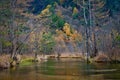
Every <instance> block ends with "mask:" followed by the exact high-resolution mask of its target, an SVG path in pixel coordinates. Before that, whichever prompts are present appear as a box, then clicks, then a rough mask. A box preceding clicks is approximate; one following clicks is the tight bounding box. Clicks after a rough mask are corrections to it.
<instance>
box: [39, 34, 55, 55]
mask: <svg viewBox="0 0 120 80" xmlns="http://www.w3.org/2000/svg"><path fill="white" fill-rule="evenodd" d="M54 46H55V40H54V38H53V36H52V34H51V33H50V32H49V33H43V35H42V39H41V46H40V50H41V52H43V53H46V54H49V53H51V52H52V50H53V48H54Z"/></svg>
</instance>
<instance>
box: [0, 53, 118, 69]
mask: <svg viewBox="0 0 120 80" xmlns="http://www.w3.org/2000/svg"><path fill="white" fill-rule="evenodd" d="M51 58H56V59H62V58H77V59H79V60H80V61H85V62H86V57H85V56H84V55H82V54H78V53H74V54H69V53H63V54H60V55H58V54H52V55H38V56H37V57H36V59H35V57H34V54H24V55H17V56H16V60H15V61H14V60H12V59H11V58H10V55H7V54H3V55H1V56H0V69H8V68H10V67H14V66H16V65H28V64H31V63H34V62H44V61H47V60H48V59H51ZM88 59H89V63H92V62H97V63H106V62H110V63H120V60H119V58H118V59H116V60H114V59H111V58H109V57H108V56H107V55H105V54H98V55H97V56H96V57H94V58H88Z"/></svg>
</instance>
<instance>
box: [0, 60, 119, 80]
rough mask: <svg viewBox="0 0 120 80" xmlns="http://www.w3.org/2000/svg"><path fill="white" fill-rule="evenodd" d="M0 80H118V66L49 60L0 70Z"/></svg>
mask: <svg viewBox="0 0 120 80" xmlns="http://www.w3.org/2000/svg"><path fill="white" fill-rule="evenodd" d="M0 80H120V64H110V63H99V64H98V63H94V64H93V63H90V64H87V63H85V62H81V61H80V60H79V59H61V60H55V59H51V60H48V61H46V62H42V63H33V64H29V65H24V66H23V65H22V66H19V67H17V68H13V69H8V70H2V71H0Z"/></svg>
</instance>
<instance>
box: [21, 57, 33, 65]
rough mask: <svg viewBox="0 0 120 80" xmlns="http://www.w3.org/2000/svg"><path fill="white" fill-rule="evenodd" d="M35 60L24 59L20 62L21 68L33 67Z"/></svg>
mask: <svg viewBox="0 0 120 80" xmlns="http://www.w3.org/2000/svg"><path fill="white" fill-rule="evenodd" d="M33 60H34V59H33V58H26V59H23V60H21V62H20V66H27V65H31V64H33Z"/></svg>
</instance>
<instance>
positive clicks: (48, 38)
mask: <svg viewBox="0 0 120 80" xmlns="http://www.w3.org/2000/svg"><path fill="white" fill-rule="evenodd" d="M51 58H52V59H53V58H55V59H61V58H70V59H72V58H77V59H80V60H81V61H84V62H86V63H88V64H89V63H106V62H109V63H116V64H119V63H120V0H0V69H8V68H11V67H15V66H17V65H19V64H20V65H21V64H28V63H31V62H32V63H33V62H35V63H36V62H42V61H46V60H49V59H51ZM2 80H3V79H2ZM66 80H69V79H66ZM76 80H77V79H76ZM78 80H79V79H78ZM111 80H112V79H111Z"/></svg>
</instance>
